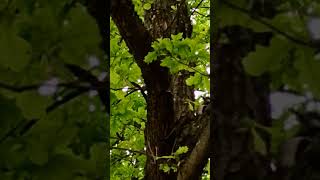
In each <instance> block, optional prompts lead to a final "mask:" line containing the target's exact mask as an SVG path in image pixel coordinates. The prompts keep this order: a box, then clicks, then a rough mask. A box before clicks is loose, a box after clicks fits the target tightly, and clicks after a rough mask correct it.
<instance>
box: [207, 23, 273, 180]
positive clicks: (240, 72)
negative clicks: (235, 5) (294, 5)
mask: <svg viewBox="0 0 320 180" xmlns="http://www.w3.org/2000/svg"><path fill="white" fill-rule="evenodd" d="M220 33H225V34H226V36H227V37H228V38H229V43H223V44H222V43H221V44H220V43H218V45H217V46H216V47H214V48H215V50H216V52H217V54H216V57H215V59H214V60H213V68H214V69H213V70H214V74H213V76H214V82H213V86H214V87H213V89H214V91H213V98H214V99H213V102H214V103H213V113H214V115H213V120H214V121H213V132H212V133H213V135H212V136H213V138H212V144H213V155H212V156H213V157H212V164H213V165H212V166H211V168H212V171H213V172H212V175H213V179H215V180H235V179H236V180H262V179H267V177H268V175H269V174H271V173H270V172H271V169H270V160H269V159H268V158H267V157H265V156H263V155H261V154H259V153H258V152H256V151H255V148H254V142H253V138H254V137H253V134H252V133H251V131H250V130H243V129H244V128H246V126H244V122H245V120H246V119H247V118H250V119H251V120H253V121H255V122H257V123H259V124H261V125H264V126H270V125H271V118H270V107H269V106H270V105H269V82H268V77H267V76H262V77H258V78H257V77H250V76H248V75H247V74H246V73H245V72H244V69H243V67H242V63H241V61H242V58H243V57H244V56H246V55H247V54H248V52H249V51H252V50H254V47H255V44H257V43H259V44H262V45H266V44H268V41H269V39H270V38H271V36H270V34H269V33H254V32H252V31H251V30H250V29H246V28H243V27H240V26H231V27H226V28H224V29H223V30H221V32H220ZM231 35H234V36H231ZM261 135H262V137H263V139H264V141H265V142H266V145H267V149H266V150H267V152H268V149H269V142H268V141H269V139H268V136H267V135H266V134H263V133H261Z"/></svg>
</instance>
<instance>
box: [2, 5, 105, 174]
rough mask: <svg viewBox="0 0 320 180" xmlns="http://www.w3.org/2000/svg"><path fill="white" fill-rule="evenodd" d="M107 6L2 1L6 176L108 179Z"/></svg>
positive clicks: (3, 142) (3, 121)
mask: <svg viewBox="0 0 320 180" xmlns="http://www.w3.org/2000/svg"><path fill="white" fill-rule="evenodd" d="M106 6H107V4H106V3H104V2H103V1H100V2H99V1H73V0H72V1H63V0H62V1H60V0H59V1H49V0H48V1H47V0H41V1H38V0H31V1H24V0H15V1H1V2H0V19H1V20H0V29H1V33H0V54H1V58H0V73H1V77H0V104H1V110H0V116H1V123H0V124H1V132H0V156H1V157H0V158H1V162H0V179H62V180H63V179H65V180H67V179H68V180H70V179H83V178H85V179H105V178H106V177H107V175H106V171H107V172H108V169H109V168H108V165H107V162H108V158H105V157H106V155H105V154H106V149H107V147H108V141H107V138H106V135H107V134H108V131H109V130H108V121H106V120H107V116H106V114H107V113H108V111H109V103H108V101H109V99H108V97H109V93H108V89H109V81H108V79H109V78H108V76H107V75H108V72H107V67H108V61H106V58H105V57H104V56H105V55H106V54H108V48H107V45H108V41H109V40H108V33H107V32H108V30H109V29H108V24H107V23H105V22H106V21H105V20H106V19H107V12H106V8H105V7H106Z"/></svg>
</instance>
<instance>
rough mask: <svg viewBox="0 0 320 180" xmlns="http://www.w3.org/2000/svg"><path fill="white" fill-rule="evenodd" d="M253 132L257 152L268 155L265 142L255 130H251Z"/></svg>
mask: <svg viewBox="0 0 320 180" xmlns="http://www.w3.org/2000/svg"><path fill="white" fill-rule="evenodd" d="M251 132H252V135H253V140H254V148H255V150H256V151H257V152H259V153H260V154H262V155H266V154H267V147H266V144H265V142H264V141H263V139H262V138H261V137H260V135H259V134H258V133H257V132H256V130H255V128H251Z"/></svg>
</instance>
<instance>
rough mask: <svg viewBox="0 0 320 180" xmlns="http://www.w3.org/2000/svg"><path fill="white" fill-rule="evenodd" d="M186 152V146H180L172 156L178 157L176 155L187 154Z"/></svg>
mask: <svg viewBox="0 0 320 180" xmlns="http://www.w3.org/2000/svg"><path fill="white" fill-rule="evenodd" d="M188 150H189V148H188V146H180V147H179V148H178V149H177V151H176V152H175V153H174V154H175V155H176V156H178V155H181V154H184V153H187V152H188Z"/></svg>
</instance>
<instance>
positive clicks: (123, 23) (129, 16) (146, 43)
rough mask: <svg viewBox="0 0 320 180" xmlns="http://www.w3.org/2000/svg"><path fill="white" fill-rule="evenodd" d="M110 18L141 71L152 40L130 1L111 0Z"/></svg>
mask: <svg viewBox="0 0 320 180" xmlns="http://www.w3.org/2000/svg"><path fill="white" fill-rule="evenodd" d="M111 17H112V19H113V21H114V23H115V24H116V25H117V27H118V30H119V32H120V34H121V36H122V37H123V39H124V41H125V42H126V44H127V46H128V48H129V51H130V52H131V54H132V55H133V56H134V58H135V60H136V62H137V64H138V65H139V67H140V68H141V70H142V71H143V70H144V68H143V67H145V66H146V64H145V63H144V61H143V60H144V57H145V56H146V55H147V54H148V52H149V51H150V50H151V43H152V38H151V36H150V34H149V32H148V31H147V29H146V28H145V27H144V25H143V23H142V21H141V19H140V18H139V16H138V15H137V13H136V12H135V11H134V5H133V3H132V1H131V0H121V1H119V0H112V1H111Z"/></svg>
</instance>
